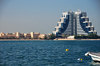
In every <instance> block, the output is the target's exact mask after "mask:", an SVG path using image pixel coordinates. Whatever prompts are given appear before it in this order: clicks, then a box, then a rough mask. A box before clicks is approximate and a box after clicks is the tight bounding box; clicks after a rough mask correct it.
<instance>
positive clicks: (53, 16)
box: [0, 0, 100, 35]
mask: <svg viewBox="0 0 100 66" xmlns="http://www.w3.org/2000/svg"><path fill="white" fill-rule="evenodd" d="M99 2H100V1H99V0H9V1H8V0H0V32H5V33H7V32H10V33H11V32H21V33H28V32H40V33H46V34H47V33H52V31H53V30H54V27H55V26H56V25H57V22H58V21H59V19H60V17H61V15H62V12H64V11H70V10H71V11H77V9H80V10H81V11H83V12H87V15H88V17H89V19H90V21H91V22H92V24H93V26H94V27H95V29H96V31H97V33H98V34H99V35H100V29H99V28H100V26H99V25H100V22H99V21H100V13H99V11H100V9H99Z"/></svg>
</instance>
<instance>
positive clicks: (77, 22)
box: [53, 11, 97, 36]
mask: <svg viewBox="0 0 100 66" xmlns="http://www.w3.org/2000/svg"><path fill="white" fill-rule="evenodd" d="M53 33H54V34H55V35H58V36H59V35H62V34H65V35H88V34H89V33H93V34H97V32H96V30H95V29H94V27H93V25H92V23H91V22H90V21H89V18H88V16H87V13H86V12H81V11H76V12H73V11H69V12H64V13H63V14H62V17H61V18H60V21H59V22H58V23H57V26H56V27H55V31H53Z"/></svg>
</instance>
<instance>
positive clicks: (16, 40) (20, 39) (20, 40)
mask: <svg viewBox="0 0 100 66" xmlns="http://www.w3.org/2000/svg"><path fill="white" fill-rule="evenodd" d="M23 40H25V41H26V40H45V39H0V41H23ZM49 40H50V39H49ZM54 40H100V39H67V38H58V39H54Z"/></svg>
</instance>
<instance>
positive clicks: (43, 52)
mask: <svg viewBox="0 0 100 66" xmlns="http://www.w3.org/2000/svg"><path fill="white" fill-rule="evenodd" d="M66 49H68V51H66ZM88 51H90V52H100V40H81V41H80V40H71V41H70V40H69V41H68V40H67V41H58V40H31V41H28V40H25V41H0V66H95V63H94V62H93V61H92V59H91V57H86V56H85V55H84V54H85V53H86V52H88ZM78 58H81V59H82V60H77V59H78ZM98 64H99V63H98ZM99 65H100V64H99Z"/></svg>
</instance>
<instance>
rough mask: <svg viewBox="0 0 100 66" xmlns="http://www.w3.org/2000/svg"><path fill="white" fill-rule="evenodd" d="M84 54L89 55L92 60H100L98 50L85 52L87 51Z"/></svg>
mask: <svg viewBox="0 0 100 66" xmlns="http://www.w3.org/2000/svg"><path fill="white" fill-rule="evenodd" d="M85 56H91V58H92V60H93V61H94V62H100V52H98V53H95V52H87V53H85Z"/></svg>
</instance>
